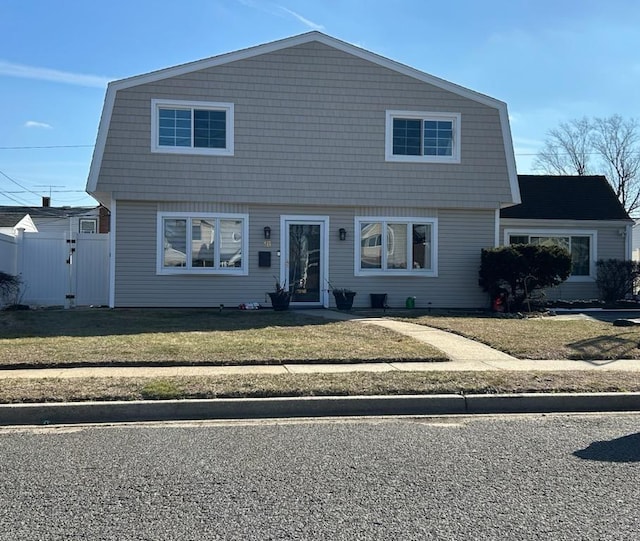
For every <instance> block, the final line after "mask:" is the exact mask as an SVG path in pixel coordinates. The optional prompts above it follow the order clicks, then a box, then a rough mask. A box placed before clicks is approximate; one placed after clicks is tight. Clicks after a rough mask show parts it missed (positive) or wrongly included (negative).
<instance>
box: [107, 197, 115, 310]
mask: <svg viewBox="0 0 640 541" xmlns="http://www.w3.org/2000/svg"><path fill="white" fill-rule="evenodd" d="M109 210H110V211H111V220H110V225H109V308H115V304H116V200H115V199H114V198H113V197H111V208H110V209H109Z"/></svg>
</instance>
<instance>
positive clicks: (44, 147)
mask: <svg viewBox="0 0 640 541" xmlns="http://www.w3.org/2000/svg"><path fill="white" fill-rule="evenodd" d="M93 146H94V145H49V146H39V147H0V150H40V149H46V148H92V147H93Z"/></svg>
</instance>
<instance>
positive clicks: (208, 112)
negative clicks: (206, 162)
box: [151, 100, 234, 156]
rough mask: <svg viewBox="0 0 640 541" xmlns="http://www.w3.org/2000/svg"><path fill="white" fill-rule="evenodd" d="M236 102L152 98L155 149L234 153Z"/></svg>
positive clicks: (223, 154) (189, 152)
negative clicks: (234, 113) (234, 104)
mask: <svg viewBox="0 0 640 541" xmlns="http://www.w3.org/2000/svg"><path fill="white" fill-rule="evenodd" d="M233 111H234V108H233V104H232V103H220V102H188V101H180V100H152V101H151V124H152V129H151V150H152V151H153V152H173V153H179V154H212V155H220V156H232V155H233V121H234V119H233Z"/></svg>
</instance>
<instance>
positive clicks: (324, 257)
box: [280, 214, 329, 308]
mask: <svg viewBox="0 0 640 541" xmlns="http://www.w3.org/2000/svg"><path fill="white" fill-rule="evenodd" d="M289 224H309V225H320V261H321V267H320V272H321V276H320V302H317V303H314V302H292V303H291V305H292V306H322V307H324V308H329V288H328V287H327V288H325V287H324V284H325V283H328V282H329V216H320V215H308V214H281V215H280V283H285V282H286V283H287V285H290V284H289V276H288V272H287V271H288V270H289V269H288V266H287V260H288V257H289V255H288V251H287V250H288V248H289V241H288V238H289V230H288V225H289Z"/></svg>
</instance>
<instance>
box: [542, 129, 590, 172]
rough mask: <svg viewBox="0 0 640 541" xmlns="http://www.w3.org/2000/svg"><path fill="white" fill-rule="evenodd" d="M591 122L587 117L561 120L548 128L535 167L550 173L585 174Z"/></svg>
mask: <svg viewBox="0 0 640 541" xmlns="http://www.w3.org/2000/svg"><path fill="white" fill-rule="evenodd" d="M591 131H592V124H591V122H590V121H589V119H588V118H587V117H584V118H582V119H574V120H570V121H569V122H561V123H560V125H559V126H558V127H557V128H555V129H553V130H550V131H549V133H548V137H547V140H546V141H545V144H544V148H543V149H542V150H541V151H540V152H539V153H538V157H537V158H536V160H535V162H534V168H535V169H541V170H543V171H545V172H546V173H548V174H552V175H581V176H582V175H586V174H587V173H588V169H589V156H590V150H591Z"/></svg>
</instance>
